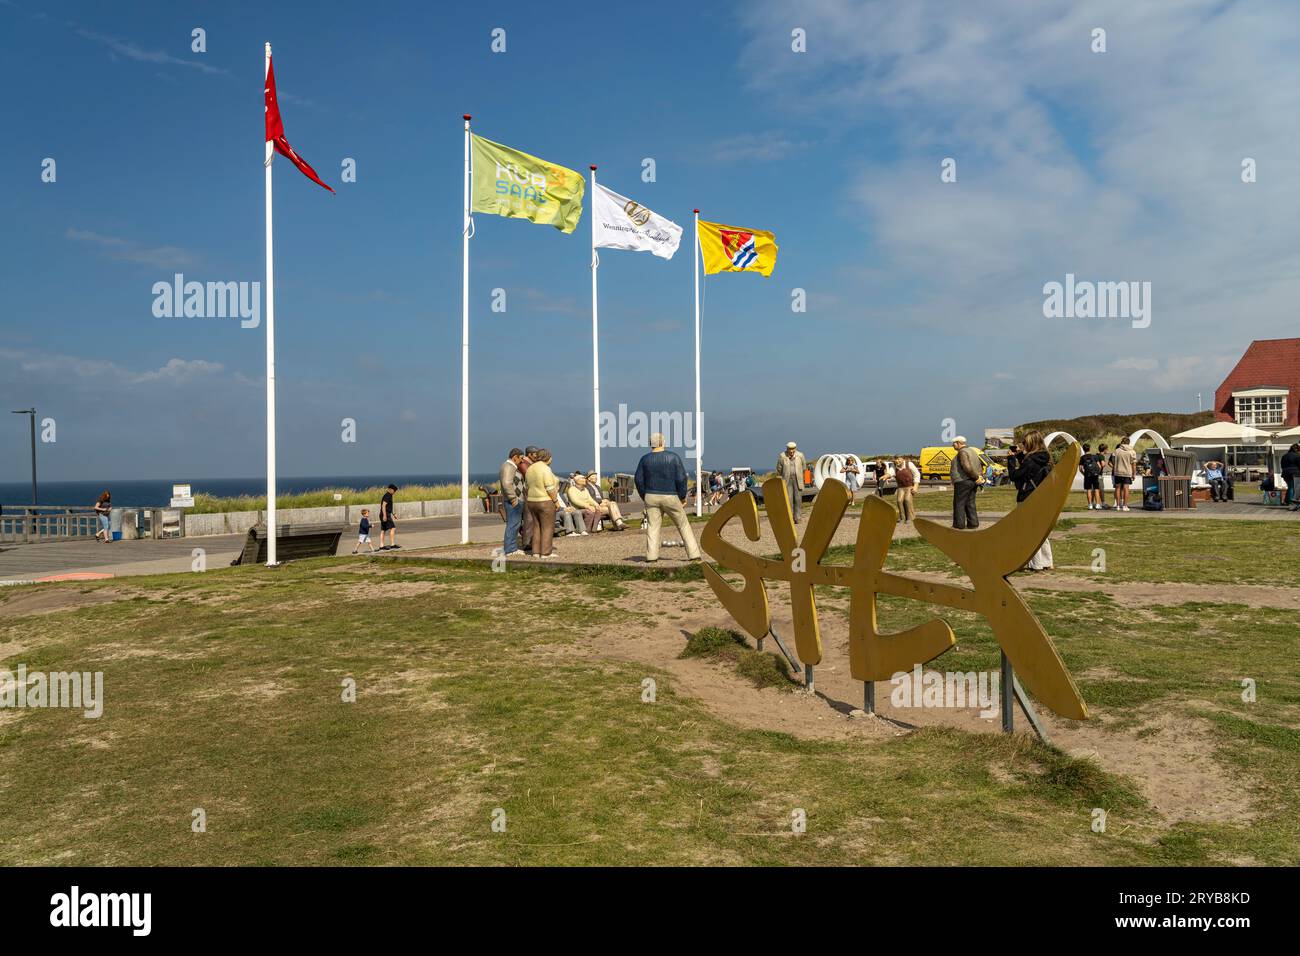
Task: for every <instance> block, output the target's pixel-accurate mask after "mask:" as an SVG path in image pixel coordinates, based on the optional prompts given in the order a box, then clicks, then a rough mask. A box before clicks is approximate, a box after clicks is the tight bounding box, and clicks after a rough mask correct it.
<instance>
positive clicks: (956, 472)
mask: <svg viewBox="0 0 1300 956" xmlns="http://www.w3.org/2000/svg"><path fill="white" fill-rule="evenodd" d="M952 450H953V453H954V454H953V456H952V466H951V471H952V526H953V527H954V528H978V527H979V526H980V516H979V513H978V512H977V511H976V510H975V492H976V490H977V489H978V488H979V486H980V485H982V484H984V469H983V468H982V467H981V466H980V457H979V455H978V454H977V453H976V451H975V449H974V448H971V447H970V446H969V445H968V444H966V436H965V435H958V436H957V437H956V438H954V439H953V440H952Z"/></svg>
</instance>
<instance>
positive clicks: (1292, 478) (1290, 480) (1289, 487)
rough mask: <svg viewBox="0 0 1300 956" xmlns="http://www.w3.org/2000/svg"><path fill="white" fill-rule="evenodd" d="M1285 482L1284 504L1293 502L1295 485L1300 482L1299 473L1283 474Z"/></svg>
mask: <svg viewBox="0 0 1300 956" xmlns="http://www.w3.org/2000/svg"><path fill="white" fill-rule="evenodd" d="M1282 480H1283V481H1285V482H1286V502H1285V503H1286V504H1295V495H1296V485H1297V484H1300V475H1283V476H1282Z"/></svg>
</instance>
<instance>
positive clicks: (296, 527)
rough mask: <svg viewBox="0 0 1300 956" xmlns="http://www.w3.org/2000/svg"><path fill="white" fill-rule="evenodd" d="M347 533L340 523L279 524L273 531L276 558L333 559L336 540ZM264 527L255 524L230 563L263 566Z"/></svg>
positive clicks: (295, 559)
mask: <svg viewBox="0 0 1300 956" xmlns="http://www.w3.org/2000/svg"><path fill="white" fill-rule="evenodd" d="M347 530H348V526H347V525H340V524H282V525H277V526H276V529H275V557H276V560H277V561H298V560H302V559H303V558H332V557H334V552H335V551H337V550H338V547H339V539H340V538H342V537H343V535H344V533H345V532H346V531H347ZM266 544H267V536H266V525H264V524H259V525H254V526H253V527H251V528H249V529H248V535H247V537H245V538H244V550H243V552H241V553H240V555H239V557H237V558H235V560H233V561H231V562H230V563H231V565H232V566H233V565H236V564H265V563H266Z"/></svg>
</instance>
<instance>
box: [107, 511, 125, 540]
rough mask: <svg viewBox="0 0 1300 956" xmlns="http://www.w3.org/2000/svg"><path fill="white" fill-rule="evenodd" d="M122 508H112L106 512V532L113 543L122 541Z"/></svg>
mask: <svg viewBox="0 0 1300 956" xmlns="http://www.w3.org/2000/svg"><path fill="white" fill-rule="evenodd" d="M123 510H124V509H122V508H113V509H111V510H110V511H109V512H108V531H109V534H111V535H112V537H113V540H114V541H121V540H122V512H123Z"/></svg>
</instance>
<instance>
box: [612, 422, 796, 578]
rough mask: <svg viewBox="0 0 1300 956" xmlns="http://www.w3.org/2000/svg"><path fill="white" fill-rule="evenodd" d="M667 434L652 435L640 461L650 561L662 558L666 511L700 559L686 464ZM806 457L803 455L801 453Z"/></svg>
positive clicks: (640, 489)
mask: <svg viewBox="0 0 1300 956" xmlns="http://www.w3.org/2000/svg"><path fill="white" fill-rule="evenodd" d="M665 444H666V442H665V440H664V436H663V435H661V434H660V433H658V432H655V434H653V435H651V436H650V450H649V451H648V452H646V453H645V454H644V455H642V456H641V460H640V461H639V462H637V465H636V474H635V476H634V478H633V480H634V481H635V482H636V491H637V494H639V495H640V496H641V500H642V501H644V502H645V513H646V522H647V524H646V546H645V559H646V563H648V564H649V563H653V562H655V561H658V560H659V530H660V528H661V527H662V525H663V519H664V515H667V516H668V518H669V520H671V521H672V523H673V525H674V526H675V527H676V528H677V531H678V533H680V534H681V536H682V544H684V545H685V546H686V557H687V558H689V559H690V560H692V561H698V560H700V546H699V545H698V544H696V543H695V532H693V531H692V530H691V523H690V521H689V520H687V518H686V466H685V465H683V464H682V460H681V458H679V457H678V456H677V453H676V452H671V451H667V450H666V449H665V447H664V446H665ZM801 457H802V456H801Z"/></svg>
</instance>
